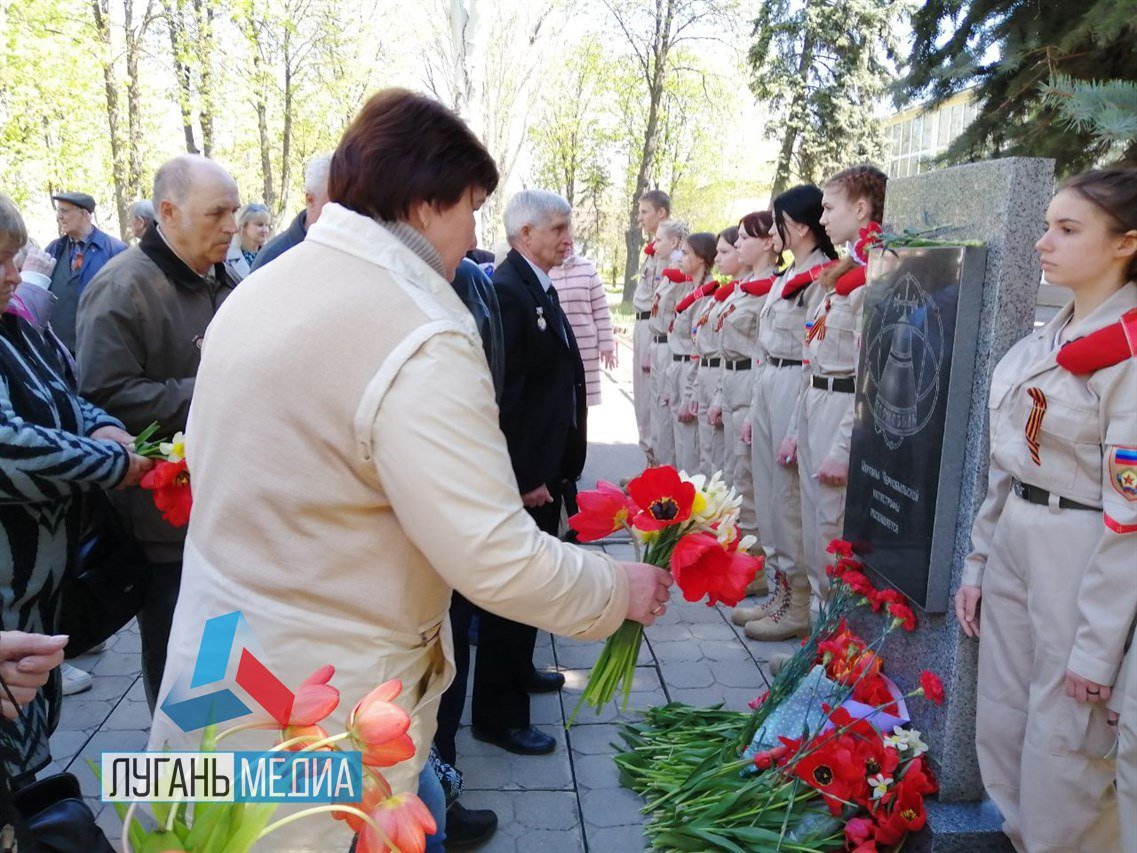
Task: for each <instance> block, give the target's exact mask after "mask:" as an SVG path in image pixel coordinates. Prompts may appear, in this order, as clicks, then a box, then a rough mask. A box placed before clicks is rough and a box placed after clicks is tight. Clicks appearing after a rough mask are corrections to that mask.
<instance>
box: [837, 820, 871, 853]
mask: <svg viewBox="0 0 1137 853" xmlns="http://www.w3.org/2000/svg"><path fill="white" fill-rule="evenodd" d="M845 847H846V848H847V849H848V850H850V851H851V853H876V850H877V847H876V824H875V823H873V822H872V820H871V819H870V818H867V817H855V818H853V819H851V820H850V821H849V822H848V823H846V824H845Z"/></svg>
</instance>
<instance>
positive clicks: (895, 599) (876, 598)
mask: <svg viewBox="0 0 1137 853" xmlns="http://www.w3.org/2000/svg"><path fill="white" fill-rule="evenodd" d="M893 603H898V604H903V603H904V596H903V595H901V593H900V592H899V591H898V590H895V589H879V590H877V591H876V592H875V593H874V594H873V595H871V596H869V604H870V605H872V612H873V613H880V611H881V608H882V607H884V606H885V605H886V604H893Z"/></svg>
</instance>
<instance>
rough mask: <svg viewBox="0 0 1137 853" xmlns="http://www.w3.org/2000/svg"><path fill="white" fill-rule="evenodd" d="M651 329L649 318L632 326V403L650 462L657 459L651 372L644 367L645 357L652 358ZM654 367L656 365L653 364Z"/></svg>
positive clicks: (641, 442)
mask: <svg viewBox="0 0 1137 853" xmlns="http://www.w3.org/2000/svg"><path fill="white" fill-rule="evenodd" d="M652 346H653V344H652V342H651V329H650V328H649V327H648V321H647V320H636V321H635V325H634V326H632V362H633V364H632V405H633V406H634V408H635V410H636V428H637V429H638V430H639V434H640V450H642V451H643V452H644V456H645V457H647V461H648V463H649V464H651V463H652V461H653V460H654V459H655V456H654V453H655V451H654V448H653V446H652V436H653V433H652V426H651V410H652V401H653V400H654V399H655V398H654V397H653V396H652V386H651V373H649V372H647V371H645V370H644V369H643V366H644V363H645V359H646V360H649V361H650V360H651V358H652V351H651V350H652ZM653 369H654V365H653Z"/></svg>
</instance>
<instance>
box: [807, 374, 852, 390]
mask: <svg viewBox="0 0 1137 853" xmlns="http://www.w3.org/2000/svg"><path fill="white" fill-rule="evenodd" d="M813 387H814V388H820V389H821V390H822V391H836V392H837V393H839V394H852V393H853V392H854V391H856V390H857V383H856V380H854V379H853V377H852V376H814V377H813Z"/></svg>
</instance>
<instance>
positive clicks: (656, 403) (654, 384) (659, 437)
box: [649, 343, 675, 465]
mask: <svg viewBox="0 0 1137 853" xmlns="http://www.w3.org/2000/svg"><path fill="white" fill-rule="evenodd" d="M671 367H672V361H671V347H669V346H668V345H667V344H666V343H662V344H660V343H652V345H651V373H650V374H649V375H650V376H651V442H652V449H653V450H654V451H655V459H656V462H657V463H658V464H660V465H674V464H675V430H673V429H672V428H671V421H672V419H673V418H674V417H675V416H674V415H673V414H672V413H671V403H670V400H671V388H672V385H673V381H674V378H673V377H672V375H671V374H672V370H671ZM665 400H667V401H668V402H666V403H665V402H664V401H665Z"/></svg>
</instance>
